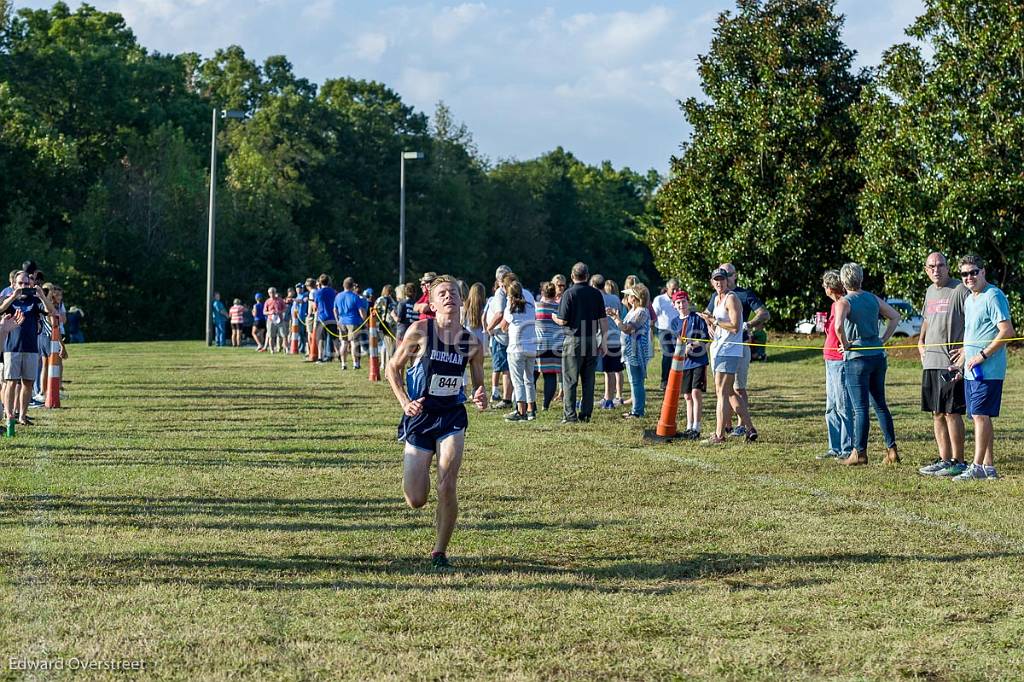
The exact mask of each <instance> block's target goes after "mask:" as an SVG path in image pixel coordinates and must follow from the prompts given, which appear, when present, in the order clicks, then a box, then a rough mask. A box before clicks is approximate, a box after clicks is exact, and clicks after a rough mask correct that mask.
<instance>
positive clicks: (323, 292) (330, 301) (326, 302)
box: [313, 286, 338, 322]
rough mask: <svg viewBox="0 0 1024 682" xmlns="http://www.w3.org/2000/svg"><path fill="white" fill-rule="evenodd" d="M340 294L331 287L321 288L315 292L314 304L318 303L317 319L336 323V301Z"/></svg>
mask: <svg viewBox="0 0 1024 682" xmlns="http://www.w3.org/2000/svg"><path fill="white" fill-rule="evenodd" d="M337 296H338V292H337V291H335V290H334V289H333V288H331V287H329V286H324V287H320V288H319V289H317V290H316V291H314V292H313V302H314V303H316V317H317V319H318V320H320V321H321V322H334V320H335V317H334V299H335V298H337Z"/></svg>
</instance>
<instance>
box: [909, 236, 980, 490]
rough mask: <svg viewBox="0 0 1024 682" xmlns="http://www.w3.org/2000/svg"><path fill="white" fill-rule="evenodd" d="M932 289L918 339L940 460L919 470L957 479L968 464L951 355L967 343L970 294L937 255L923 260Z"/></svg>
mask: <svg viewBox="0 0 1024 682" xmlns="http://www.w3.org/2000/svg"><path fill="white" fill-rule="evenodd" d="M924 271H925V273H926V274H927V275H928V277H929V279H931V281H932V284H931V286H929V287H928V290H927V291H926V292H925V294H924V310H923V312H924V321H923V322H922V323H921V334H920V336H918V342H917V351H918V354H919V355H920V356H921V365H922V367H923V370H924V372H923V374H922V375H921V409H922V410H923V411H924V412H931V414H932V427H933V431H934V433H935V443H936V445H937V446H938V448H939V457H938V459H936V460H935V461H934V462H933V463H931V464H929V465H927V466H924V467H921V468H920V469H918V472H919V473H921V474H923V475H925V476H946V477H949V476H959V475H960V474H962V473H963V472H964V470H965V469H966V468H967V464H966V463H965V462H964V417H963V415H964V412H966V411H967V406H966V403H965V402H964V401H965V398H964V379H963V375H961V374H960V373H959V372H954V371H950V368H951V367H953V366H954V364H955V363H954V362H953V353H954V352H956V351H958V350H959V349H960V344H961V343H962V342H963V340H964V301H965V300H966V299H967V297H968V296H970V294H971V292H970V290H969V289H968V288H967V287H966V286H964V283H963V282H961V281H959V280H957V279H954V278H953V277H951V276H950V273H949V263H947V262H946V257H945V256H944V255H942V254H941V253H939V252H938V251H935V252H933V253H930V254H928V258H927V259H925V264H924Z"/></svg>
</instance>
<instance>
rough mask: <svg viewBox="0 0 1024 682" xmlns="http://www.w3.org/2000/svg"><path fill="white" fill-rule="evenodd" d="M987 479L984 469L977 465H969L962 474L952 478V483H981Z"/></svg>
mask: <svg viewBox="0 0 1024 682" xmlns="http://www.w3.org/2000/svg"><path fill="white" fill-rule="evenodd" d="M986 478H988V477H987V476H986V475H985V467H981V466H978V465H977V464H971V465H970V466H969V467H967V468H966V469H964V472H963V473H962V474H960V475H959V476H957V477H956V478H954V479H953V480H954V481H983V480H985V479H986Z"/></svg>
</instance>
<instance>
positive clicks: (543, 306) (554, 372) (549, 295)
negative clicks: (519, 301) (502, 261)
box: [536, 282, 565, 410]
mask: <svg viewBox="0 0 1024 682" xmlns="http://www.w3.org/2000/svg"><path fill="white" fill-rule="evenodd" d="M555 296H556V290H555V285H554V284H553V283H552V282H544V283H543V284H542V285H541V287H540V300H539V301H537V303H536V308H537V325H536V327H537V370H538V371H539V372H540V373H541V375H542V376H543V377H544V409H545V410H546V409H548V406H549V405H550V404H551V401H552V400H553V399H554V397H555V392H556V391H557V390H558V386H559V384H560V383H561V378H562V344H563V342H564V341H565V332H564V330H563V329H562V327H560V326H558V325H557V324H556V323H555V321H554V320H552V319H551V316H552V315H557V314H558V301H557V300H556V299H555Z"/></svg>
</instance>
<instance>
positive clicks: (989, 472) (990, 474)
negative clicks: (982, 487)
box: [982, 467, 999, 481]
mask: <svg viewBox="0 0 1024 682" xmlns="http://www.w3.org/2000/svg"><path fill="white" fill-rule="evenodd" d="M982 468H983V469H984V470H985V478H986V479H987V480H989V481H992V480H996V479H998V478H999V474H998V473H996V468H995V467H982Z"/></svg>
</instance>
